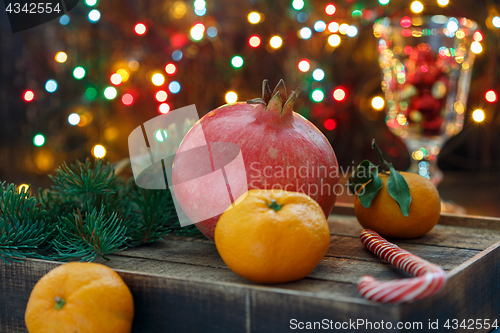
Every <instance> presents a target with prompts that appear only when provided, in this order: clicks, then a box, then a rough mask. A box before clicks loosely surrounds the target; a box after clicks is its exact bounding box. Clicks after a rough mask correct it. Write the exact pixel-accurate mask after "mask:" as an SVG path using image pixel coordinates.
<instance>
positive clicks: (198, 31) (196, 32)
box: [190, 24, 205, 41]
mask: <svg viewBox="0 0 500 333" xmlns="http://www.w3.org/2000/svg"><path fill="white" fill-rule="evenodd" d="M204 30H205V29H203V27H202V26H201V25H198V24H197V25H195V26H194V27H192V28H191V32H190V34H191V38H192V39H194V40H196V41H198V40H201V39H202V38H203V33H204V32H205V31H204Z"/></svg>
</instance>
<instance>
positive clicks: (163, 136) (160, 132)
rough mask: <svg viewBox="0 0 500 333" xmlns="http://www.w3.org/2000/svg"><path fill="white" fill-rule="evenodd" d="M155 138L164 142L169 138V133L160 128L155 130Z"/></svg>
mask: <svg viewBox="0 0 500 333" xmlns="http://www.w3.org/2000/svg"><path fill="white" fill-rule="evenodd" d="M155 138H156V140H157V141H159V142H163V141H165V140H166V139H167V138H168V133H167V131H165V130H161V129H159V130H157V131H156V132H155Z"/></svg>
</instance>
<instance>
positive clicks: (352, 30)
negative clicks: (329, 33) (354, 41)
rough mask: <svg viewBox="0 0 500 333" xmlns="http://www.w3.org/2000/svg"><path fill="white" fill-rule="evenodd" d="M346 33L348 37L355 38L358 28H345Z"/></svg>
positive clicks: (351, 26) (352, 26)
mask: <svg viewBox="0 0 500 333" xmlns="http://www.w3.org/2000/svg"><path fill="white" fill-rule="evenodd" d="M346 33H347V36H349V37H355V36H356V35H357V34H358V28H356V27H355V26H354V25H350V26H349V28H347V32H346Z"/></svg>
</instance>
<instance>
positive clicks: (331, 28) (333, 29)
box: [328, 22, 339, 33]
mask: <svg viewBox="0 0 500 333" xmlns="http://www.w3.org/2000/svg"><path fill="white" fill-rule="evenodd" d="M328 31H330V32H334V33H335V32H338V31H339V24H338V23H337V22H330V23H329V24H328Z"/></svg>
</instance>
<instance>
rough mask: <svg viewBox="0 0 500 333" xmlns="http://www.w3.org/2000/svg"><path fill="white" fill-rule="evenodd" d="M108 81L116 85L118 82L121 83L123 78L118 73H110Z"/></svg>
mask: <svg viewBox="0 0 500 333" xmlns="http://www.w3.org/2000/svg"><path fill="white" fill-rule="evenodd" d="M109 81H110V82H111V84H113V85H115V86H118V85H120V84H122V82H123V79H122V76H121V75H120V74H118V73H113V74H111V76H110V77H109Z"/></svg>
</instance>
